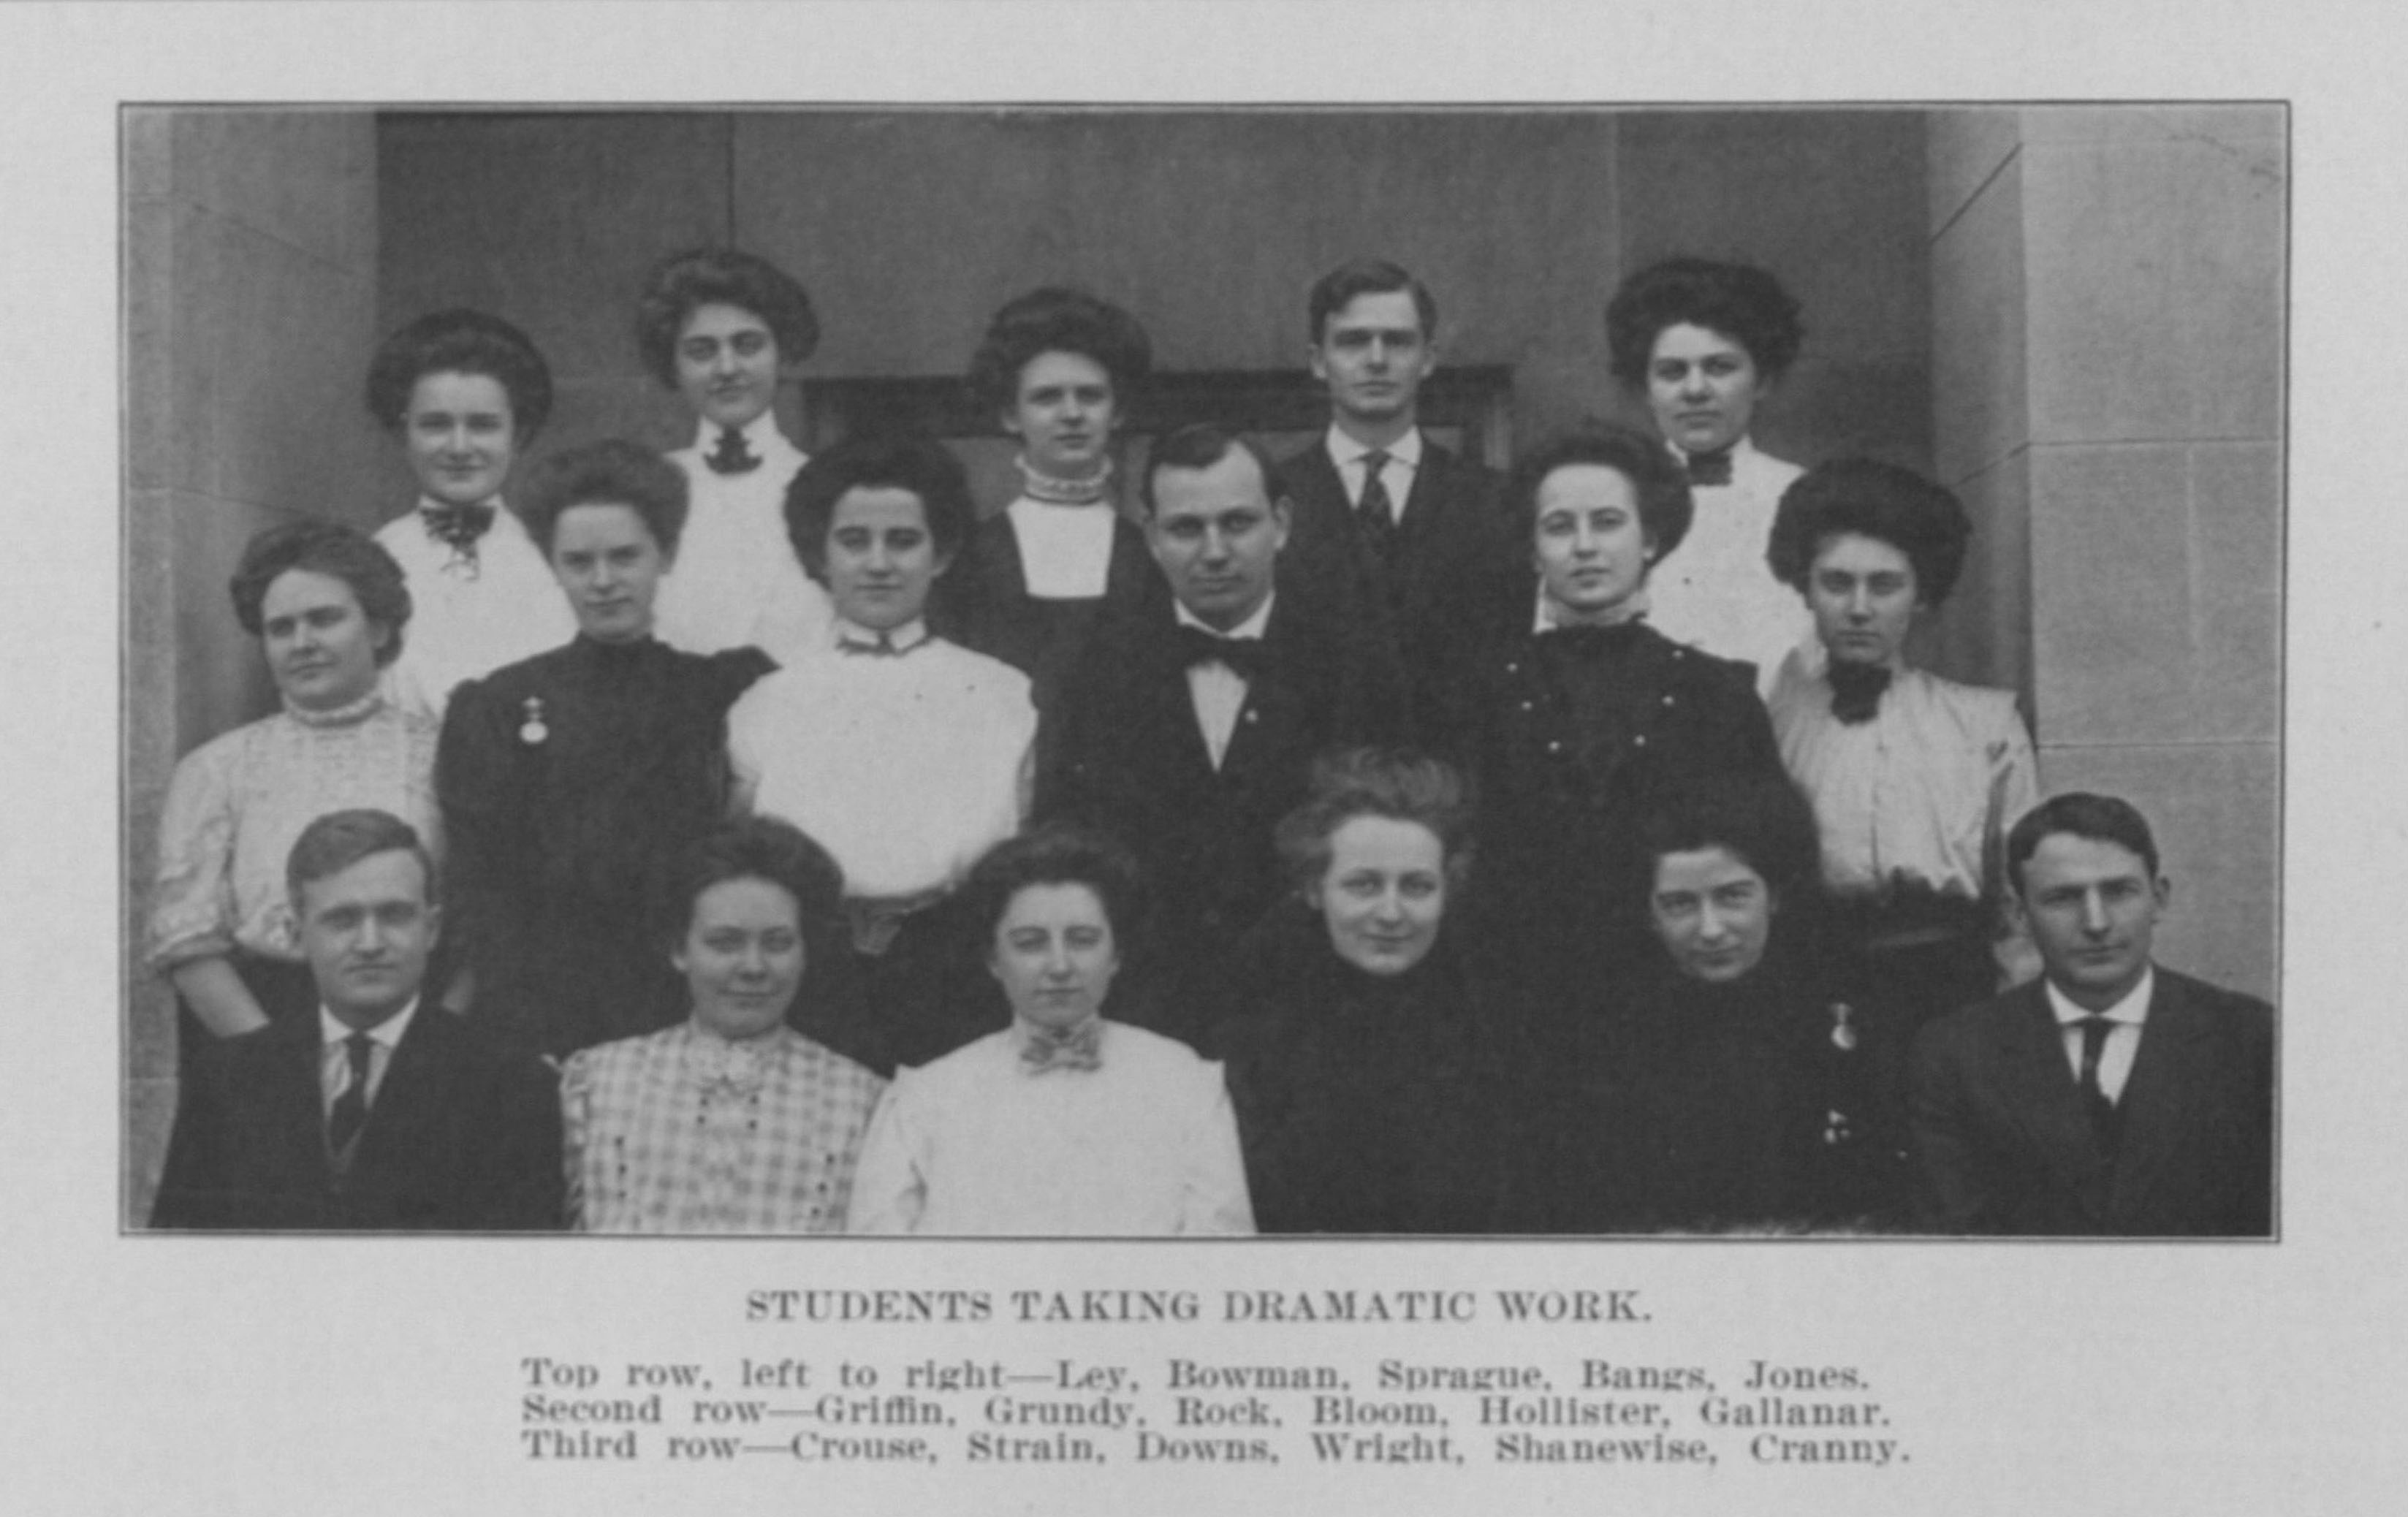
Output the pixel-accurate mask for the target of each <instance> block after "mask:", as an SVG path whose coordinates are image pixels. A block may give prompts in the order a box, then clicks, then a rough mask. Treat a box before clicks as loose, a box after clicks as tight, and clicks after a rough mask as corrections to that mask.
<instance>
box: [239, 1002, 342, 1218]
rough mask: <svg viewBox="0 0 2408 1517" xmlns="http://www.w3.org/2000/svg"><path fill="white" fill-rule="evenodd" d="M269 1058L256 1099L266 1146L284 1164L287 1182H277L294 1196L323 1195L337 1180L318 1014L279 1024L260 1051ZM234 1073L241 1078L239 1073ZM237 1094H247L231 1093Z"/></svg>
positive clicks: (242, 1093)
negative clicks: (329, 1145)
mask: <svg viewBox="0 0 2408 1517" xmlns="http://www.w3.org/2000/svg"><path fill="white" fill-rule="evenodd" d="M261 1052H262V1053H263V1054H265V1057H266V1059H267V1061H268V1067H267V1068H266V1069H265V1070H264V1071H262V1073H263V1074H264V1075H265V1079H262V1080H261V1081H259V1094H258V1096H257V1100H258V1102H259V1103H260V1104H259V1107H258V1112H259V1120H260V1121H261V1123H263V1125H264V1139H265V1140H264V1142H263V1144H262V1147H263V1149H264V1150H265V1152H269V1153H273V1154H275V1155H277V1156H278V1163H279V1165H280V1166H285V1169H286V1173H285V1176H284V1183H283V1184H281V1185H279V1186H278V1187H276V1188H277V1189H279V1190H288V1191H289V1192H290V1193H291V1194H294V1195H323V1194H324V1193H325V1191H326V1190H327V1188H328V1187H329V1186H331V1185H332V1184H333V1183H334V1168H333V1166H331V1165H329V1164H328V1163H327V1160H326V1096H325V1091H324V1088H323V1087H322V1085H321V1084H320V1077H319V1060H320V1058H321V1057H322V1043H321V1041H320V1038H319V1028H318V1013H317V1012H316V1011H315V1010H312V1011H311V1012H310V1013H309V1015H308V1016H307V1017H299V1018H295V1019H294V1020H293V1021H292V1022H290V1023H284V1024H282V1025H280V1026H279V1027H278V1028H277V1031H276V1038H275V1041H274V1042H273V1043H271V1044H269V1045H268V1046H267V1047H265V1048H264V1049H262V1050H261ZM236 1078H237V1079H240V1078H242V1077H241V1075H240V1074H239V1073H238V1072H237V1074H236ZM231 1094H232V1095H235V1096H236V1098H237V1099H239V1098H241V1097H242V1096H243V1095H245V1094H246V1093H244V1092H241V1091H236V1092H233V1093H231Z"/></svg>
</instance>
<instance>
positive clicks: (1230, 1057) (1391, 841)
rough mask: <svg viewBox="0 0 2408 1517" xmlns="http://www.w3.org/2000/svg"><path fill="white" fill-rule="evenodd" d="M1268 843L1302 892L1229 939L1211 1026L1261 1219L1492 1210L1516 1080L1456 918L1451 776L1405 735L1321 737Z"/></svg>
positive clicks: (1462, 820)
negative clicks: (1218, 1020)
mask: <svg viewBox="0 0 2408 1517" xmlns="http://www.w3.org/2000/svg"><path fill="white" fill-rule="evenodd" d="M1279 845H1280V854H1281V857H1282V859H1283V862H1284V863H1285V864H1286V865H1287V867H1288V869H1289V870H1290V872H1291V874H1292V875H1293V877H1294V879H1295V881H1296V885H1297V899H1296V900H1295V901H1293V902H1292V903H1290V904H1288V905H1287V906H1285V907H1283V908H1282V909H1279V910H1276V911H1274V912H1273V913H1272V915H1271V916H1270V917H1269V918H1268V919H1267V920H1266V921H1265V922H1264V923H1263V925H1262V927H1261V928H1260V929H1258V930H1257V931H1256V932H1255V933H1254V935H1253V936H1252V937H1250V938H1249V939H1248V940H1247V941H1246V942H1245V943H1244V944H1242V945H1241V946H1240V950H1239V955H1240V962H1239V966H1238V969H1237V973H1236V979H1235V982H1236V984H1237V986H1238V989H1237V991H1236V993H1235V1000H1234V1003H1233V1007H1232V1009H1233V1010H1234V1011H1235V1012H1236V1013H1237V1014H1236V1015H1235V1016H1234V1017H1232V1018H1231V1019H1230V1020H1228V1021H1227V1022H1226V1023H1224V1024H1223V1026H1222V1028H1221V1033H1220V1039H1219V1041H1220V1043H1221V1046H1222V1048H1223V1050H1224V1052H1225V1054H1226V1058H1227V1061H1228V1071H1229V1074H1228V1078H1229V1087H1230V1092H1231V1095H1232V1097H1233V1098H1234V1099H1235V1101H1236V1103H1237V1107H1238V1125H1239V1134H1240V1139H1241V1141H1242V1142H1243V1144H1244V1146H1245V1154H1246V1183H1247V1188H1248V1190H1249V1192H1250V1193H1251V1194H1252V1195H1253V1196H1254V1220H1255V1224H1256V1225H1257V1226H1258V1227H1259V1228H1261V1229H1262V1230H1263V1231H1264V1232H1282V1233H1307V1232H1324V1233H1484V1232H1495V1231H1498V1230H1500V1228H1501V1227H1503V1226H1505V1225H1507V1224H1505V1223H1504V1222H1503V1220H1502V1219H1503V1218H1504V1216H1505V1215H1506V1208H1507V1205H1508V1196H1507V1193H1508V1190H1509V1186H1508V1174H1509V1171H1510V1169H1511V1167H1512V1165H1511V1160H1512V1156H1513V1154H1514V1153H1515V1152H1518V1150H1519V1148H1520V1146H1521V1145H1520V1143H1519V1142H1518V1141H1517V1139H1516V1138H1515V1136H1514V1134H1513V1133H1512V1131H1511V1129H1510V1125H1509V1124H1510V1121H1511V1114H1512V1112H1513V1111H1514V1110H1515V1109H1516V1097H1517V1095H1518V1094H1519V1093H1518V1092H1517V1091H1516V1089H1515V1088H1514V1087H1515V1084H1516V1081H1514V1079H1513V1076H1514V1073H1515V1071H1514V1068H1513V1066H1512V1059H1511V1056H1510V1052H1509V1045H1508V1043H1507V1041H1506V1038H1507V1036H1508V1029H1507V1028H1506V1027H1505V1026H1503V1025H1500V1024H1499V1023H1498V1022H1497V1021H1496V1020H1495V1019H1493V1018H1492V1017H1491V1016H1490V1015H1489V1014H1488V1012H1489V1008H1488V1005H1487V1003H1486V1002H1485V1000H1484V997H1483V995H1481V994H1480V991H1479V988H1478V986H1477V985H1476V983H1475V980H1474V979H1473V976H1472V975H1471V973H1470V971H1469V966H1467V964H1466V963H1465V960H1464V956H1463V955H1462V954H1461V953H1460V952H1458V951H1457V945H1456V944H1455V942H1454V941H1453V937H1452V933H1451V931H1450V923H1451V922H1452V920H1453V918H1452V917H1451V915H1450V908H1451V906H1452V904H1453V902H1454V901H1455V897H1456V895H1457V894H1458V891H1459V888H1460V886H1461V884H1462V881H1463V878H1464V875H1465V872H1466V870H1467V869H1468V867H1469V865H1470V862H1471V808H1470V807H1469V804H1468V802H1467V799H1466V797H1465V794H1464V787H1463V781H1462V780H1461V779H1460V778H1459V777H1458V776H1457V775H1456V774H1455V771H1454V770H1453V769H1451V768H1449V767H1448V766H1445V765H1443V764H1441V763H1440V762H1438V761H1437V760H1435V759H1432V758H1427V757H1425V756H1423V755H1420V754H1417V753H1412V752H1408V751H1394V750H1382V749H1355V750H1352V751H1346V752H1343V753H1339V754H1334V755H1331V756H1330V757H1328V758H1326V759H1324V760H1323V761H1322V763H1321V764H1320V765H1319V766H1317V769H1316V772H1315V775H1314V781H1313V789H1312V796H1311V798H1310V799H1308V800H1307V801H1306V802H1305V803H1304V804H1303V805H1302V806H1300V807H1298V808H1297V809H1296V810H1295V811H1293V812H1291V813H1290V814H1289V815H1288V816H1287V818H1286V819H1285V820H1284V821H1283V822H1282V823H1280V829H1279Z"/></svg>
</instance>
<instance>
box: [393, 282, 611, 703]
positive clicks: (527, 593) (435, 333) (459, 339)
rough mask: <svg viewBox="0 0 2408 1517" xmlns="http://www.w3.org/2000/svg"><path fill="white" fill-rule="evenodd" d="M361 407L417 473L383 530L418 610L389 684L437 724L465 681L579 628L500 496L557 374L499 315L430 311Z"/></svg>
mask: <svg viewBox="0 0 2408 1517" xmlns="http://www.w3.org/2000/svg"><path fill="white" fill-rule="evenodd" d="M367 408H368V414H369V415H370V416H372V417H374V418H376V422H377V424H378V425H380V426H381V427H383V428H384V429H385V430H387V431H388V432H390V433H392V434H393V436H394V439H395V440H396V441H398V442H399V443H400V444H401V450H402V453H403V456H404V457H406V458H408V459H409V469H410V473H411V474H412V475H414V476H415V477H416V479H417V480H418V506H417V508H416V509H414V510H412V511H410V512H409V514H408V515H406V516H400V517H396V518H394V520H393V521H391V522H386V523H385V524H384V525H383V526H382V527H380V528H379V529H378V531H377V535H376V540H377V542H378V543H379V544H380V545H381V546H382V547H383V548H384V550H385V551H387V552H389V553H391V554H392V555H393V556H394V562H396V563H398V564H399V565H401V572H402V578H403V579H404V580H407V581H408V582H409V594H410V599H411V602H412V604H413V605H415V607H416V608H417V615H416V618H415V619H414V620H413V621H412V623H411V624H410V629H409V647H408V648H407V649H406V650H404V651H403V652H402V654H401V656H400V657H399V658H397V659H395V660H394V664H393V666H392V668H391V670H390V671H389V673H388V675H387V677H386V694H388V695H390V696H391V697H392V698H393V700H394V704H396V705H398V706H400V707H401V708H403V709H404V710H408V711H414V712H417V713H419V714H420V715H423V716H426V717H429V718H431V719H433V720H434V721H436V722H438V723H439V722H441V721H442V720H443V712H444V708H445V706H446V704H447V703H448V702H449V701H450V700H451V698H452V690H453V689H454V688H455V687H457V686H458V685H459V684H460V683H461V682H462V681H463V680H477V679H481V678H483V677H484V676H486V675H488V674H491V673H493V672H494V671H495V669H498V668H500V667H501V666H502V665H505V664H515V663H517V662H518V661H519V660H521V659H523V658H532V657H534V656H535V655H536V654H538V653H543V652H549V651H552V649H554V648H557V647H559V646H560V645H561V644H562V643H565V642H566V641H567V640H568V638H569V635H570V634H572V633H574V632H575V631H576V630H577V623H576V622H575V621H574V620H573V619H572V618H571V617H570V616H569V614H568V607H567V605H566V603H565V602H563V601H562V600H561V598H560V595H559V593H558V592H557V591H556V590H555V589H554V588H553V586H552V571H551V569H550V568H549V567H548V566H547V565H545V564H544V561H543V554H542V553H541V552H540V551H538V549H537V548H536V546H535V542H534V539H532V538H531V537H528V536H527V531H526V528H525V527H524V526H523V525H522V524H520V521H519V517H518V513H517V512H515V511H513V510H511V509H510V508H509V503H508V502H507V501H505V500H504V499H503V498H502V489H503V486H504V485H506V484H508V483H509V479H510V476H511V474H512V473H513V472H514V470H515V469H516V467H517V464H518V460H519V458H520V456H521V455H522V454H523V452H524V451H525V450H526V446H527V444H528V443H530V442H532V441H533V440H534V439H535V436H536V434H537V433H538V432H540V431H541V430H543V423H544V420H545V418H547V417H549V416H550V415H551V414H552V370H551V369H550V368H549V367H548V366H547V365H545V364H544V361H543V354H541V353H540V352H538V351H536V346H535V344H534V343H533V342H532V341H530V340H529V339H528V337H527V335H526V334H525V333H523V332H522V331H520V330H519V329H518V328H517V327H515V326H513V325H511V324H510V323H509V322H505V321H503V320H502V319H501V318H500V317H498V316H488V315H486V314H485V313H484V312H483V311H477V310H461V309H455V310H440V311H436V312H433V313H432V314H430V315H426V316H422V317H420V318H419V319H418V320H416V321H414V322H410V323H409V325H407V326H405V327H402V328H401V329H400V330H399V331H397V332H394V334H393V335H392V336H388V337H386V338H385V339H384V341H383V342H382V343H380V344H379V345H378V347H377V351H376V356H375V357H374V358H373V359H371V360H370V361H369V363H368V378H367Z"/></svg>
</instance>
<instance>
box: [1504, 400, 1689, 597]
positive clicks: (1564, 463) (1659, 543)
mask: <svg viewBox="0 0 2408 1517" xmlns="http://www.w3.org/2000/svg"><path fill="white" fill-rule="evenodd" d="M1582 464H1593V465H1599V466H1601V467H1604V468H1610V469H1612V470H1613V471H1614V472H1615V473H1616V474H1619V475H1621V476H1622V477H1623V478H1624V479H1627V480H1629V481H1630V489H1631V494H1633V495H1634V496H1636V497H1637V499H1638V504H1639V528H1640V530H1641V532H1642V533H1644V534H1645V535H1646V537H1647V540H1648V541H1649V542H1650V543H1651V544H1653V546H1654V551H1653V552H1652V553H1651V554H1650V555H1649V557H1648V560H1647V563H1648V566H1649V567H1651V568H1653V567H1654V566H1655V565H1658V564H1661V563H1662V562H1664V560H1665V559H1666V558H1668V557H1670V555H1671V552H1672V550H1673V549H1675V548H1678V547H1680V546H1681V539H1682V538H1684V537H1687V536H1688V535H1689V523H1690V522H1692V521H1694V520H1696V517H1697V511H1698V507H1697V501H1696V500H1695V498H1694V497H1692V496H1691V495H1690V494H1689V477H1688V476H1687V474H1685V473H1684V472H1683V471H1682V468H1681V466H1680V465H1678V464H1677V463H1675V462H1673V459H1672V455H1671V453H1670V451H1667V450H1666V448H1665V447H1664V445H1663V444H1662V443H1661V442H1659V441H1657V440H1656V438H1654V437H1651V436H1647V435H1646V434H1644V433H1641V432H1633V431H1632V430H1631V429H1630V428H1628V427H1627V426H1620V425H1617V424H1615V423H1614V422H1598V421H1589V422H1581V423H1580V424H1578V425H1577V426H1574V427H1573V428H1572V429H1571V430H1570V431H1568V432H1560V433H1557V434H1556V435H1555V436H1552V437H1549V438H1548V439H1546V440H1545V441H1544V442H1541V443H1540V444H1539V446H1538V447H1536V448H1534V449H1532V450H1531V451H1529V452H1527V453H1525V454H1524V455H1522V457H1520V458H1518V459H1516V460H1515V461H1514V463H1513V471H1512V473H1511V474H1509V475H1507V476H1506V479H1505V508H1506V509H1507V510H1508V511H1509V512H1511V513H1512V518H1513V520H1514V521H1515V522H1518V523H1519V524H1520V527H1521V531H1522V540H1523V541H1525V542H1530V541H1533V540H1535V538H1536V537H1537V535H1538V530H1539V490H1540V488H1541V486H1543V485H1544V484H1545V483H1546V482H1547V476H1549V475H1551V474H1553V473H1555V471H1556V470H1557V469H1561V468H1570V467H1572V466H1574V465H1582Z"/></svg>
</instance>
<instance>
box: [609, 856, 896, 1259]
mask: <svg viewBox="0 0 2408 1517" xmlns="http://www.w3.org/2000/svg"><path fill="white" fill-rule="evenodd" d="M843 889H844V879H843V876H842V874H841V873H839V870H838V868H837V866H836V862H835V861H834V860H833V859H830V858H829V857H828V856H827V851H826V850H824V849H823V848H821V847H820V846H819V845H818V844H817V843H814V842H812V841H811V840H810V838H809V837H804V836H803V835H802V834H801V833H799V832H797V831H796V830H795V829H794V828H793V827H791V826H788V825H787V824H786V823H782V822H780V821H778V820H776V819H775V818H771V817H748V818H744V819H742V820H739V821H737V822H733V823H728V824H727V825H726V826H724V827H721V828H719V829H718V830H716V831H714V832H712V833H710V835H709V836H708V837H703V838H702V839H700V840H699V841H697V842H695V844H694V845H693V846H692V847H690V848H688V849H687V850H686V851H685V852H684V853H683V854H681V856H680V857H679V859H678V860H677V862H676V863H675V865H674V866H671V868H670V869H669V870H668V872H667V878H666V880H665V881H664V884H663V889H662V902H661V905H662V912H661V926H662V929H663V930H662V932H661V934H660V937H661V938H662V939H663V940H665V941H666V943H667V952H668V958H669V962H670V964H671V965H672V966H675V967H676V969H677V972H678V974H679V976H680V977H681V978H682V979H683V980H684V981H685V990H686V1004H687V1014H686V1020H685V1021H683V1022H681V1023H678V1024H677V1025H676V1026H674V1027H670V1028H667V1029H666V1030H664V1031H661V1032H657V1033H652V1034H650V1035H648V1036H645V1037H642V1038H622V1039H620V1040H619V1041H617V1042H614V1043H604V1044H601V1045H600V1046H598V1047H595V1048H590V1049H587V1050H585V1051H584V1052H581V1053H577V1054H574V1055H572V1056H571V1057H570V1058H569V1060H568V1063H567V1065H566V1067H565V1068H564V1069H563V1070H562V1072H561V1106H562V1110H563V1114H564V1120H565V1128H564V1147H565V1151H566V1165H567V1172H568V1217H569V1224H570V1225H571V1226H573V1227H576V1228H579V1229H581V1230H582V1231H585V1232H595V1233H833V1232H839V1231H841V1230H842V1228H843V1226H844V1214H845V1208H846V1207H847V1205H848V1204H849V1203H850V1201H851V1199H852V1195H853V1163H854V1160H855V1159H856V1158H857V1157H858V1156H859V1153H860V1150H861V1138H862V1134H863V1133H864V1132H865V1131H866V1130H867V1128H868V1125H869V1114H870V1112H871V1110H872V1109H874V1108H875V1107H876V1106H877V1104H878V1095H879V1093H880V1092H881V1091H882V1090H883V1089H884V1088H885V1084H886V1082H885V1081H882V1080H880V1079H879V1078H878V1077H877V1076H876V1075H873V1074H871V1073H870V1072H869V1071H868V1070H867V1069H865V1068H863V1067H862V1066H860V1065H857V1064H855V1063H853V1061H852V1060H851V1059H848V1058H845V1057H843V1056H842V1055H840V1054H837V1053H834V1052H829V1051H828V1050H827V1049H825V1048H823V1047H821V1046H820V1045H819V1044H818V1043H815V1042H813V1041H812V1040H811V1039H810V1038H806V1037H804V1036H803V1035H802V1034H801V1033H798V1032H796V1030H795V1029H794V1028H793V1027H792V1026H790V1025H788V1022H789V1020H790V1019H793V1020H810V1019H809V1018H808V1017H805V1018H800V1019H795V1018H794V1003H795V1001H796V997H797V996H798V995H807V994H816V993H817V989H818V987H817V986H816V985H815V984H814V983H813V982H814V980H824V978H825V977H826V975H827V971H828V966H829V965H830V964H831V963H833V962H834V961H833V959H832V957H831V955H832V954H833V953H835V952H839V945H840V943H841V942H842V932H841V927H840V923H841V922H842V894H843Z"/></svg>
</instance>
